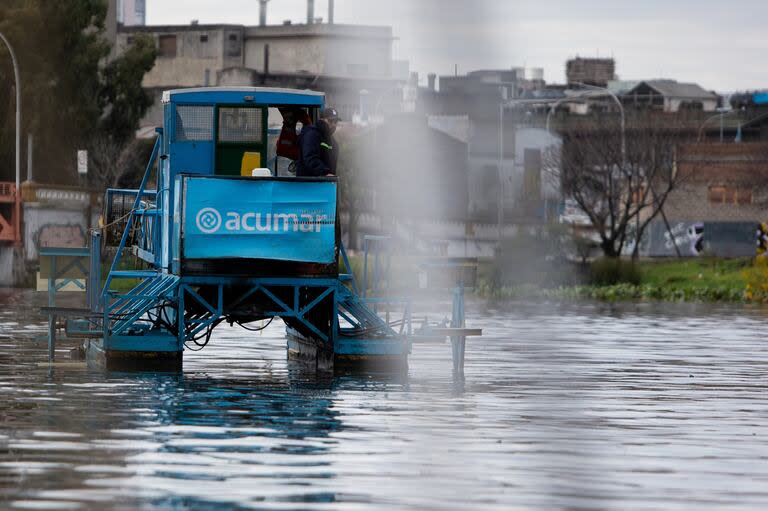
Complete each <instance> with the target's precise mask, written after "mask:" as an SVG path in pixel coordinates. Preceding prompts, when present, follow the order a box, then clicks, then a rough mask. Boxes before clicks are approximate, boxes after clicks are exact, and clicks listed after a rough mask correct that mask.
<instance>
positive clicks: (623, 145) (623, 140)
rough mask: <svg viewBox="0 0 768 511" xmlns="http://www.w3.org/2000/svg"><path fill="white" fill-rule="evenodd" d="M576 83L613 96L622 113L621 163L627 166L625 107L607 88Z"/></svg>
mask: <svg viewBox="0 0 768 511" xmlns="http://www.w3.org/2000/svg"><path fill="white" fill-rule="evenodd" d="M574 83H575V84H576V85H579V86H581V87H585V88H587V89H592V90H596V91H602V92H605V93H606V94H607V95H609V96H611V98H613V100H614V101H615V102H616V104H617V105H618V107H619V112H621V161H622V164H626V162H627V135H626V131H627V120H626V114H625V112H624V105H623V104H622V103H621V100H620V99H619V97H618V96H617V95H616V94H615V93H614V92H613V91H611V90H610V89H607V88H605V87H598V86H597V85H589V84H587V83H580V82H574Z"/></svg>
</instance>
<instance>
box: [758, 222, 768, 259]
mask: <svg viewBox="0 0 768 511" xmlns="http://www.w3.org/2000/svg"><path fill="white" fill-rule="evenodd" d="M757 255H758V256H762V257H768V222H763V223H761V224H760V225H759V226H757Z"/></svg>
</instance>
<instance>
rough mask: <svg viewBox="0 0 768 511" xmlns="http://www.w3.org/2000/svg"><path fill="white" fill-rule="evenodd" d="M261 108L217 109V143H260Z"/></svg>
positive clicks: (261, 134)
mask: <svg viewBox="0 0 768 511" xmlns="http://www.w3.org/2000/svg"><path fill="white" fill-rule="evenodd" d="M261 121H262V109H261V108H219V142H243V143H249V144H252V143H260V142H262V136H263V133H262V124H261Z"/></svg>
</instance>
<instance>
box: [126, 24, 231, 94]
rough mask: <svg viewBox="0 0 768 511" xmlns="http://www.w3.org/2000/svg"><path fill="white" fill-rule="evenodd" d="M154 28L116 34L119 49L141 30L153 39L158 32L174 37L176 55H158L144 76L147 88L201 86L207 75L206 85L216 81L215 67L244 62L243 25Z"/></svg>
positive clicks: (157, 36)
mask: <svg viewBox="0 0 768 511" xmlns="http://www.w3.org/2000/svg"><path fill="white" fill-rule="evenodd" d="M153 28H155V27H141V28H136V29H135V30H129V31H126V30H123V31H121V32H120V33H118V35H117V48H118V53H122V52H123V51H125V49H126V48H128V47H129V46H130V42H131V41H132V39H133V38H135V37H137V36H138V35H140V34H147V35H150V36H151V37H153V38H154V39H155V40H156V41H159V39H160V37H161V36H175V37H176V56H175V57H172V56H158V58H157V61H156V62H155V67H154V68H152V70H151V71H150V72H149V73H147V74H146V75H145V76H144V82H143V85H144V87H146V88H166V89H167V88H173V87H200V86H204V85H206V76H207V77H208V85H215V80H216V73H217V72H218V71H220V70H221V69H224V68H226V67H239V66H242V64H243V28H242V27H239V26H203V25H201V26H199V28H198V27H195V28H190V27H183V26H182V27H175V29H174V27H156V29H154V30H152V29H153ZM206 38H207V40H204V39H206ZM231 38H233V39H231ZM158 44H159V43H158Z"/></svg>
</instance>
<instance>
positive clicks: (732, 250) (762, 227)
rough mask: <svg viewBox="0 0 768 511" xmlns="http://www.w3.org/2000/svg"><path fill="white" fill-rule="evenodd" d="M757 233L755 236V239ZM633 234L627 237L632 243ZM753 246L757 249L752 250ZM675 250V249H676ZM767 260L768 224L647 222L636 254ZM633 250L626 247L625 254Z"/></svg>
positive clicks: (629, 244) (632, 246)
mask: <svg viewBox="0 0 768 511" xmlns="http://www.w3.org/2000/svg"><path fill="white" fill-rule="evenodd" d="M755 231H757V235H755ZM633 236H634V233H632V232H631V233H630V235H629V238H630V239H632V237H633ZM755 243H757V247H755ZM676 247H677V248H676ZM755 248H757V255H763V256H765V257H768V222H766V223H763V224H757V223H753V222H684V221H683V222H673V223H671V224H670V225H669V226H667V225H666V224H665V223H664V222H663V221H661V220H656V221H653V222H651V223H650V224H649V225H648V227H647V228H646V230H645V232H643V237H642V239H641V240H640V250H639V253H640V255H641V256H643V257H676V256H677V255H678V253H679V255H680V256H682V257H697V256H701V255H704V254H705V253H707V254H711V255H714V256H718V257H753V256H754V255H755ZM633 249H634V243H632V242H630V243H628V246H627V247H626V249H625V254H627V255H629V254H631V253H632V250H633Z"/></svg>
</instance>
